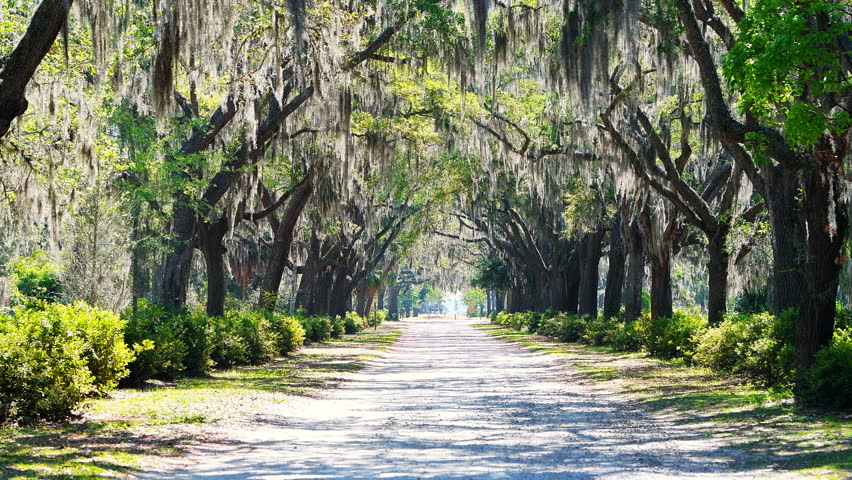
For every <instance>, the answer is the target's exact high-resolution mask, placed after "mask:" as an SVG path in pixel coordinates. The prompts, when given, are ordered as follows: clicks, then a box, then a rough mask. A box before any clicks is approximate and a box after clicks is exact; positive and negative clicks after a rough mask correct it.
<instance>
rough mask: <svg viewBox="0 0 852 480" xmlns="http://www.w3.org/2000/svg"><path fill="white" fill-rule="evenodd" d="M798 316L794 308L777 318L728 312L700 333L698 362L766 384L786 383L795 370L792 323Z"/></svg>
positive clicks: (697, 350)
mask: <svg viewBox="0 0 852 480" xmlns="http://www.w3.org/2000/svg"><path fill="white" fill-rule="evenodd" d="M797 315H798V312H797V311H796V310H795V309H791V310H790V311H788V312H785V313H783V314H781V315H778V316H777V317H775V316H773V315H770V314H768V313H758V314H755V315H729V316H727V317H726V318H725V320H724V321H723V322H722V323H721V324H719V325H718V326H716V327H713V328H709V329H707V330H706V331H704V332H703V333H701V334H700V335H699V336H698V338H697V343H698V345H697V347H696V350H695V361H696V362H698V363H699V364H701V365H704V366H707V367H710V368H712V369H714V370H718V371H722V372H727V373H733V374H737V375H742V376H744V377H747V378H749V379H751V380H754V381H757V382H759V383H761V384H763V385H779V384H783V383H787V382H789V381H790V380H791V375H792V370H793V347H792V344H793V325H794V324H793V322H794V319H795V317H796V316H797Z"/></svg>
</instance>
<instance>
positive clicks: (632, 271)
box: [623, 220, 645, 322]
mask: <svg viewBox="0 0 852 480" xmlns="http://www.w3.org/2000/svg"><path fill="white" fill-rule="evenodd" d="M623 233H624V240H625V247H626V249H627V277H626V278H625V286H624V320H625V321H626V322H632V321H634V320H636V319H638V318H639V317H640V316H641V315H642V284H643V283H644V282H645V251H644V249H643V248H642V247H643V244H642V230H641V229H640V227H639V225H638V224H637V222H636V221H635V220H631V221H629V222H627V223H626V224H625V226H624V232H623Z"/></svg>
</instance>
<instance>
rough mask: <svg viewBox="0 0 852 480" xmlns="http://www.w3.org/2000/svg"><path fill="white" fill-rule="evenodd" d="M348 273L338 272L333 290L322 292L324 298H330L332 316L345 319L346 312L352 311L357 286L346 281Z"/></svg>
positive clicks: (332, 286)
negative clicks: (353, 295)
mask: <svg viewBox="0 0 852 480" xmlns="http://www.w3.org/2000/svg"><path fill="white" fill-rule="evenodd" d="M348 273H349V272H348V271H338V272H336V275H335V277H334V282H333V284H332V285H331V289H330V290H328V291H325V292H321V294H322V295H324V297H323V298H328V301H329V310H328V313H329V314H330V315H334V316H339V317H343V316H345V315H346V312H350V311H352V291H353V290H355V286H354V285H352V282H349V281H348V280H346V277H347V275H348Z"/></svg>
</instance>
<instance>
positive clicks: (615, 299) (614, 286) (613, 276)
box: [603, 214, 626, 318]
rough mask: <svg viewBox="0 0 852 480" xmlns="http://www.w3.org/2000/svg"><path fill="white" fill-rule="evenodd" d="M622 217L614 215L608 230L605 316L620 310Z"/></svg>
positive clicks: (622, 276)
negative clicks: (610, 227)
mask: <svg viewBox="0 0 852 480" xmlns="http://www.w3.org/2000/svg"><path fill="white" fill-rule="evenodd" d="M622 223H623V221H622V217H621V215H620V214H619V215H616V216H615V219H614V220H613V224H612V229H611V230H610V241H609V269H608V270H607V274H606V290H605V291H604V307H603V314H604V317H606V318H612V317H614V316H616V315H618V312H619V311H620V310H621V296H622V293H623V290H624V275H625V272H624V263H625V257H626V256H625V252H624V239H623V237H622V234H621V230H622Z"/></svg>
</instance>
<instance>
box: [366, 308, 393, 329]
mask: <svg viewBox="0 0 852 480" xmlns="http://www.w3.org/2000/svg"><path fill="white" fill-rule="evenodd" d="M387 318H388V311H387V310H374V311H372V312H370V315H368V316H367V326H369V327H373V328H376V327H378V326H379V325H381V324H382V322H384V321H385V320H387Z"/></svg>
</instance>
